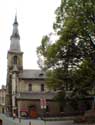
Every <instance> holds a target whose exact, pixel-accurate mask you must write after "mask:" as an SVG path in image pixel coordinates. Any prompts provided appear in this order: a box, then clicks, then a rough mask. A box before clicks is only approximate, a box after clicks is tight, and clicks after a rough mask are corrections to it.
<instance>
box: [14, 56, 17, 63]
mask: <svg viewBox="0 0 95 125" xmlns="http://www.w3.org/2000/svg"><path fill="white" fill-rule="evenodd" d="M13 63H14V64H17V56H14V59H13Z"/></svg>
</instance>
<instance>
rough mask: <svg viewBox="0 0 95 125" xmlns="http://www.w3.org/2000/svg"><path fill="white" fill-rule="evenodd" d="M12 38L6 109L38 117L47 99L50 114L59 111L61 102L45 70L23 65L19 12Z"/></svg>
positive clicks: (8, 111)
mask: <svg viewBox="0 0 95 125" xmlns="http://www.w3.org/2000/svg"><path fill="white" fill-rule="evenodd" d="M10 41H11V43H10V48H9V51H8V53H7V84H6V88H7V90H6V112H7V113H9V115H10V116H13V114H14V113H15V114H16V115H17V116H18V117H21V116H22V117H24V116H29V117H31V118H34V117H38V116H41V115H42V111H43V109H42V108H43V107H42V104H41V103H43V100H45V105H46V107H44V108H46V113H47V115H49V116H52V115H56V114H59V113H60V108H59V105H58V103H57V102H55V101H54V100H53V98H54V96H55V95H56V91H53V90H49V89H48V87H47V85H46V84H45V78H46V76H45V73H44V72H43V71H41V70H36V69H35V70H32V69H29V70H27V69H23V52H22V51H21V47H20V35H19V32H18V22H17V16H15V20H14V23H13V32H12V35H11V37H10ZM41 100H42V101H41Z"/></svg>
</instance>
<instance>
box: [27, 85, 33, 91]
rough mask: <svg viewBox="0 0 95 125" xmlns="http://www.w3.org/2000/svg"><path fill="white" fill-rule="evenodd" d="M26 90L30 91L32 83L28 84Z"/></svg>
mask: <svg viewBox="0 0 95 125" xmlns="http://www.w3.org/2000/svg"><path fill="white" fill-rule="evenodd" d="M28 91H32V84H31V83H30V84H29V85H28Z"/></svg>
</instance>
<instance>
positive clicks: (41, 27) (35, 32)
mask: <svg viewBox="0 0 95 125" xmlns="http://www.w3.org/2000/svg"><path fill="white" fill-rule="evenodd" d="M59 4H60V0H0V86H1V85H2V84H4V85H5V84H6V72H7V52H8V50H9V47H10V36H11V34H12V30H13V25H12V24H13V22H14V17H15V13H16V10H17V18H18V23H19V27H18V29H19V34H20V38H21V39H20V45H21V50H22V51H23V52H24V55H23V64H24V69H37V68H38V64H37V55H36V48H37V47H38V46H39V45H40V42H41V39H42V36H43V35H46V34H48V33H50V32H51V31H52V24H53V22H54V20H55V15H54V11H55V9H56V8H57V7H58V6H59Z"/></svg>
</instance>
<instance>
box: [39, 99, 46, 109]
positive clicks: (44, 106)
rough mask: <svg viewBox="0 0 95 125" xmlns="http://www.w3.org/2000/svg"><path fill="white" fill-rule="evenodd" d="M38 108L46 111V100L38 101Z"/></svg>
mask: <svg viewBox="0 0 95 125" xmlns="http://www.w3.org/2000/svg"><path fill="white" fill-rule="evenodd" d="M40 106H41V109H46V99H45V98H41V99H40Z"/></svg>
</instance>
